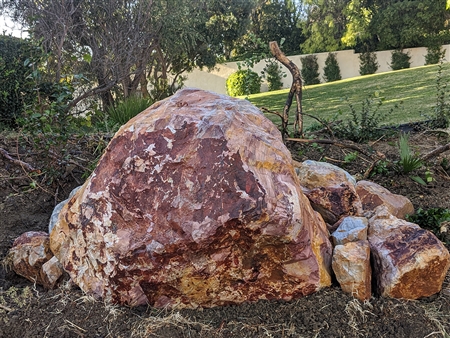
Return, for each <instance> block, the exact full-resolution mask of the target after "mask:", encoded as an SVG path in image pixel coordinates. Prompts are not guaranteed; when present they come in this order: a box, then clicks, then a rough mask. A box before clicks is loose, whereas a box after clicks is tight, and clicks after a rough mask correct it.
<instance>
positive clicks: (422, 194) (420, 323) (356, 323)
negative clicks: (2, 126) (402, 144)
mask: <svg viewBox="0 0 450 338" xmlns="http://www.w3.org/2000/svg"><path fill="white" fill-rule="evenodd" d="M107 141H108V140H107V139H106V140H105V139H104V138H102V137H100V136H96V137H93V136H90V137H78V138H77V137H73V138H72V139H71V140H70V141H69V143H68V146H67V148H66V149H65V150H64V151H63V152H60V153H58V154H53V155H52V154H50V156H49V154H48V152H47V151H45V150H42V148H41V146H36V145H35V142H34V141H32V140H31V139H24V138H23V137H18V136H17V135H11V134H8V135H6V134H3V135H0V148H3V149H5V150H6V151H7V152H8V153H9V154H10V155H11V156H12V158H14V159H19V158H20V160H22V161H24V162H26V163H28V164H30V165H32V166H33V167H34V168H36V169H41V173H37V172H35V173H30V172H29V171H28V170H25V169H24V168H22V167H21V166H20V165H17V164H15V163H13V162H12V161H11V160H9V159H7V158H5V157H4V156H1V154H0V260H3V259H4V258H5V257H6V254H7V252H8V250H9V248H10V247H11V245H12V243H13V241H14V239H15V238H17V237H18V236H19V235H21V234H22V233H24V232H26V231H30V230H41V231H47V227H48V221H49V218H50V215H51V212H52V210H53V207H54V206H55V204H57V203H58V202H60V201H61V200H63V199H65V198H66V197H67V196H68V194H69V192H70V191H71V190H72V188H74V187H76V186H78V185H79V184H80V183H81V182H83V180H84V178H83V177H84V176H83V174H84V173H85V171H86V169H87V167H88V166H89V161H92V160H93V159H94V158H95V157H96V156H98V153H99V149H101V148H102V147H101V146H102V145H103V144H105V143H106V142H107ZM396 142H397V139H396V138H390V139H389V138H384V139H382V140H379V141H378V142H376V143H375V144H373V145H364V146H362V147H363V148H364V149H365V150H366V151H379V152H381V153H383V154H385V155H386V157H387V159H389V160H391V161H394V160H397V159H398V156H399V155H398V147H397V146H396ZM448 142H449V137H448V136H447V137H437V135H435V134H432V133H425V132H418V133H415V134H414V135H413V136H412V137H411V144H412V147H413V150H414V151H415V152H418V153H421V154H425V153H428V152H429V151H431V150H433V149H434V148H436V147H438V146H439V145H442V144H445V143H448ZM289 146H290V148H291V151H292V154H293V157H294V158H295V159H296V160H299V161H303V160H306V159H313V160H326V161H328V162H330V163H334V164H336V165H340V166H342V167H344V168H345V169H346V170H348V171H349V172H350V173H351V174H352V175H359V176H361V175H363V174H364V172H365V171H366V170H367V168H369V167H370V165H371V160H370V159H369V158H368V157H366V156H364V155H361V154H357V156H356V154H354V150H349V149H344V148H339V147H336V146H330V145H320V144H316V145H312V146H311V145H310V146H305V145H299V144H291V145H289ZM355 156H356V158H355ZM444 158H446V159H447V161H450V152H449V151H447V152H445V153H443V154H441V155H440V156H439V157H438V158H434V159H433V160H431V161H430V162H429V163H428V166H427V168H425V167H424V168H422V169H421V170H419V171H418V172H415V173H414V175H419V176H421V177H422V178H425V171H426V170H427V169H428V170H429V171H430V173H431V177H432V178H433V181H432V182H431V183H429V184H428V185H426V186H424V185H421V184H419V183H416V182H414V181H413V180H412V179H411V178H410V177H409V176H407V175H399V174H397V173H395V172H394V171H393V170H392V168H389V166H388V167H387V168H386V169H387V172H386V170H383V166H379V167H378V168H377V169H376V170H375V172H380V173H378V174H376V175H375V176H373V177H372V178H371V180H373V181H375V182H377V183H379V184H381V185H383V186H385V187H386V188H388V189H389V190H391V191H392V192H394V193H398V194H403V195H405V196H407V197H409V198H410V199H411V201H412V202H413V204H414V206H415V208H419V207H421V208H423V209H428V208H431V207H443V208H450V176H449V175H450V169H449V168H448V167H447V166H446V165H445V160H444ZM44 168H47V169H46V170H42V169H44ZM383 171H385V172H384V173H383ZM449 334H450V274H449V275H447V279H446V281H445V282H444V286H443V290H442V291H441V292H440V293H439V294H437V295H434V296H432V297H429V298H426V299H421V300H416V301H405V300H395V299H386V298H379V297H377V296H374V297H372V299H371V300H370V301H368V302H365V303H362V302H359V301H357V300H354V299H352V297H350V296H348V295H346V294H344V293H342V292H341V291H340V289H339V287H338V286H337V285H333V286H332V287H330V288H327V289H324V290H322V291H320V292H317V293H316V294H313V295H311V296H308V297H304V298H302V299H298V300H295V301H290V302H284V301H260V302H257V303H252V304H243V305H240V306H226V307H217V308H212V309H203V310H180V311H164V310H156V309H153V308H149V307H137V308H127V307H119V306H112V305H108V304H104V303H102V302H100V301H96V300H94V299H92V298H91V297H89V296H86V295H84V294H83V293H82V292H81V291H80V290H79V289H78V288H77V287H76V286H74V285H71V284H70V283H69V282H66V283H64V285H63V286H62V287H60V288H58V289H56V290H51V291H46V290H44V289H42V288H41V287H40V286H37V285H33V283H31V282H29V281H27V280H26V279H24V278H22V277H20V276H17V275H16V274H15V273H14V272H13V271H10V270H9V269H8V268H7V266H5V265H1V266H0V337H12V338H14V337H22V338H28V337H211V338H212V337H411V338H412V337H449Z"/></svg>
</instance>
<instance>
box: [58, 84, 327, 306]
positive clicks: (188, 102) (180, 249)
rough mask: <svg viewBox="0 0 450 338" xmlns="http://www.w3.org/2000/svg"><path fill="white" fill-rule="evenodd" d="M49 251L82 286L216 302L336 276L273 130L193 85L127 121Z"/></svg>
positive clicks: (124, 300) (137, 300)
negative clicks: (331, 275) (333, 274)
mask: <svg viewBox="0 0 450 338" xmlns="http://www.w3.org/2000/svg"><path fill="white" fill-rule="evenodd" d="M50 242H51V248H52V251H53V252H54V254H55V256H56V257H57V258H58V260H59V261H60V262H61V263H62V264H63V267H64V269H65V270H66V271H67V272H68V273H69V274H70V277H71V278H72V280H73V281H74V282H75V283H76V284H78V286H80V287H81V289H83V290H84V291H85V292H87V293H89V294H93V295H95V296H99V297H104V298H105V299H106V301H113V302H116V303H121V304H129V305H140V304H150V305H152V306H155V307H191V308H195V307H198V306H203V307H211V306H217V305H224V304H231V303H241V302H245V301H256V300H258V299H286V300H289V299H293V298H297V297H301V296H303V295H307V294H310V293H312V292H315V291H316V290H318V289H319V288H321V287H323V286H327V285H330V283H331V277H330V271H329V270H330V264H331V251H332V249H331V244H330V242H329V240H328V233H327V230H326V225H325V223H324V222H323V219H322V218H321V217H320V216H319V215H318V214H317V213H316V212H315V211H314V210H313V209H312V208H311V206H310V203H309V201H308V199H307V198H306V197H305V196H304V195H303V194H302V192H301V190H300V187H299V182H298V178H297V176H296V174H295V171H294V168H293V166H292V159H291V156H290V153H289V151H288V149H287V148H286V147H285V146H284V144H283V142H282V139H281V135H280V132H279V131H278V130H277V128H276V127H275V126H274V125H273V124H272V123H271V122H270V121H269V120H268V119H267V118H265V117H264V115H263V114H261V113H260V112H259V110H258V109H257V108H255V107H254V106H252V105H251V104H250V103H249V102H247V101H244V100H239V99H233V98H229V97H226V96H221V95H217V94H213V93H210V92H205V91H200V90H193V89H185V90H182V91H179V92H178V93H177V94H176V95H174V96H172V97H170V98H168V99H166V100H163V101H160V102H157V103H156V104H154V105H153V106H152V107H150V108H148V109H147V110H145V111H144V112H142V113H141V114H140V115H138V116H136V117H135V118H134V119H132V120H131V121H129V122H128V123H127V124H126V125H124V126H123V127H122V128H121V129H120V130H119V131H118V132H117V133H116V135H115V137H114V138H113V139H112V140H111V142H110V144H109V145H108V147H107V149H106V151H105V154H104V155H103V157H102V158H101V159H100V161H99V163H98V166H97V168H96V169H95V170H94V172H93V174H92V175H91V177H90V178H89V179H88V181H87V182H86V183H85V184H84V186H83V187H82V188H81V189H80V190H78V191H77V192H76V193H75V195H74V196H73V197H72V198H71V199H70V200H69V201H68V203H67V204H66V205H65V206H64V207H63V208H62V211H61V213H60V215H59V219H58V221H57V223H56V225H55V227H54V229H53V230H52V232H51V236H50Z"/></svg>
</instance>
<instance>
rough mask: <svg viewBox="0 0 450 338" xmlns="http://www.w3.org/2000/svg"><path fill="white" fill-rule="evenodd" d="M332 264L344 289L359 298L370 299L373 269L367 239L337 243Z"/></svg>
mask: <svg viewBox="0 0 450 338" xmlns="http://www.w3.org/2000/svg"><path fill="white" fill-rule="evenodd" d="M332 266H333V272H334V273H335V275H336V279H337V281H338V282H339V284H340V286H341V288H342V291H344V292H346V293H349V294H351V295H353V296H354V297H355V298H358V299H359V300H368V299H370V297H371V295H372V287H371V283H372V269H371V267H370V247H369V242H368V241H367V240H365V241H357V242H348V243H346V244H344V245H337V246H336V247H335V248H334V253H333V262H332Z"/></svg>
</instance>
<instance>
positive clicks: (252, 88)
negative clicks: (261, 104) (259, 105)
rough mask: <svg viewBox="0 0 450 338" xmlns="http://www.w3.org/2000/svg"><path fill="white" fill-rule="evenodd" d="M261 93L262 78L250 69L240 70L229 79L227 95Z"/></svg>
mask: <svg viewBox="0 0 450 338" xmlns="http://www.w3.org/2000/svg"><path fill="white" fill-rule="evenodd" d="M260 91H261V77H260V76H259V75H258V74H257V73H255V72H254V71H252V70H250V69H245V70H238V71H237V72H235V73H233V74H231V75H230V76H229V77H228V79H227V94H228V95H230V96H242V95H250V94H256V93H259V92H260Z"/></svg>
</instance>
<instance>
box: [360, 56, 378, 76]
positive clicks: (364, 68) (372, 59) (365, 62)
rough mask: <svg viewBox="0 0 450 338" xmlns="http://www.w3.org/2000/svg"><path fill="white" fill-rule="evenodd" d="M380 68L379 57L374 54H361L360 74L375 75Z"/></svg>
mask: <svg viewBox="0 0 450 338" xmlns="http://www.w3.org/2000/svg"><path fill="white" fill-rule="evenodd" d="M379 66H380V65H379V64H378V61H377V55H376V54H375V53H374V52H363V53H361V54H359V74H361V75H368V74H375V73H376V71H377V70H378V67H379Z"/></svg>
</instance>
